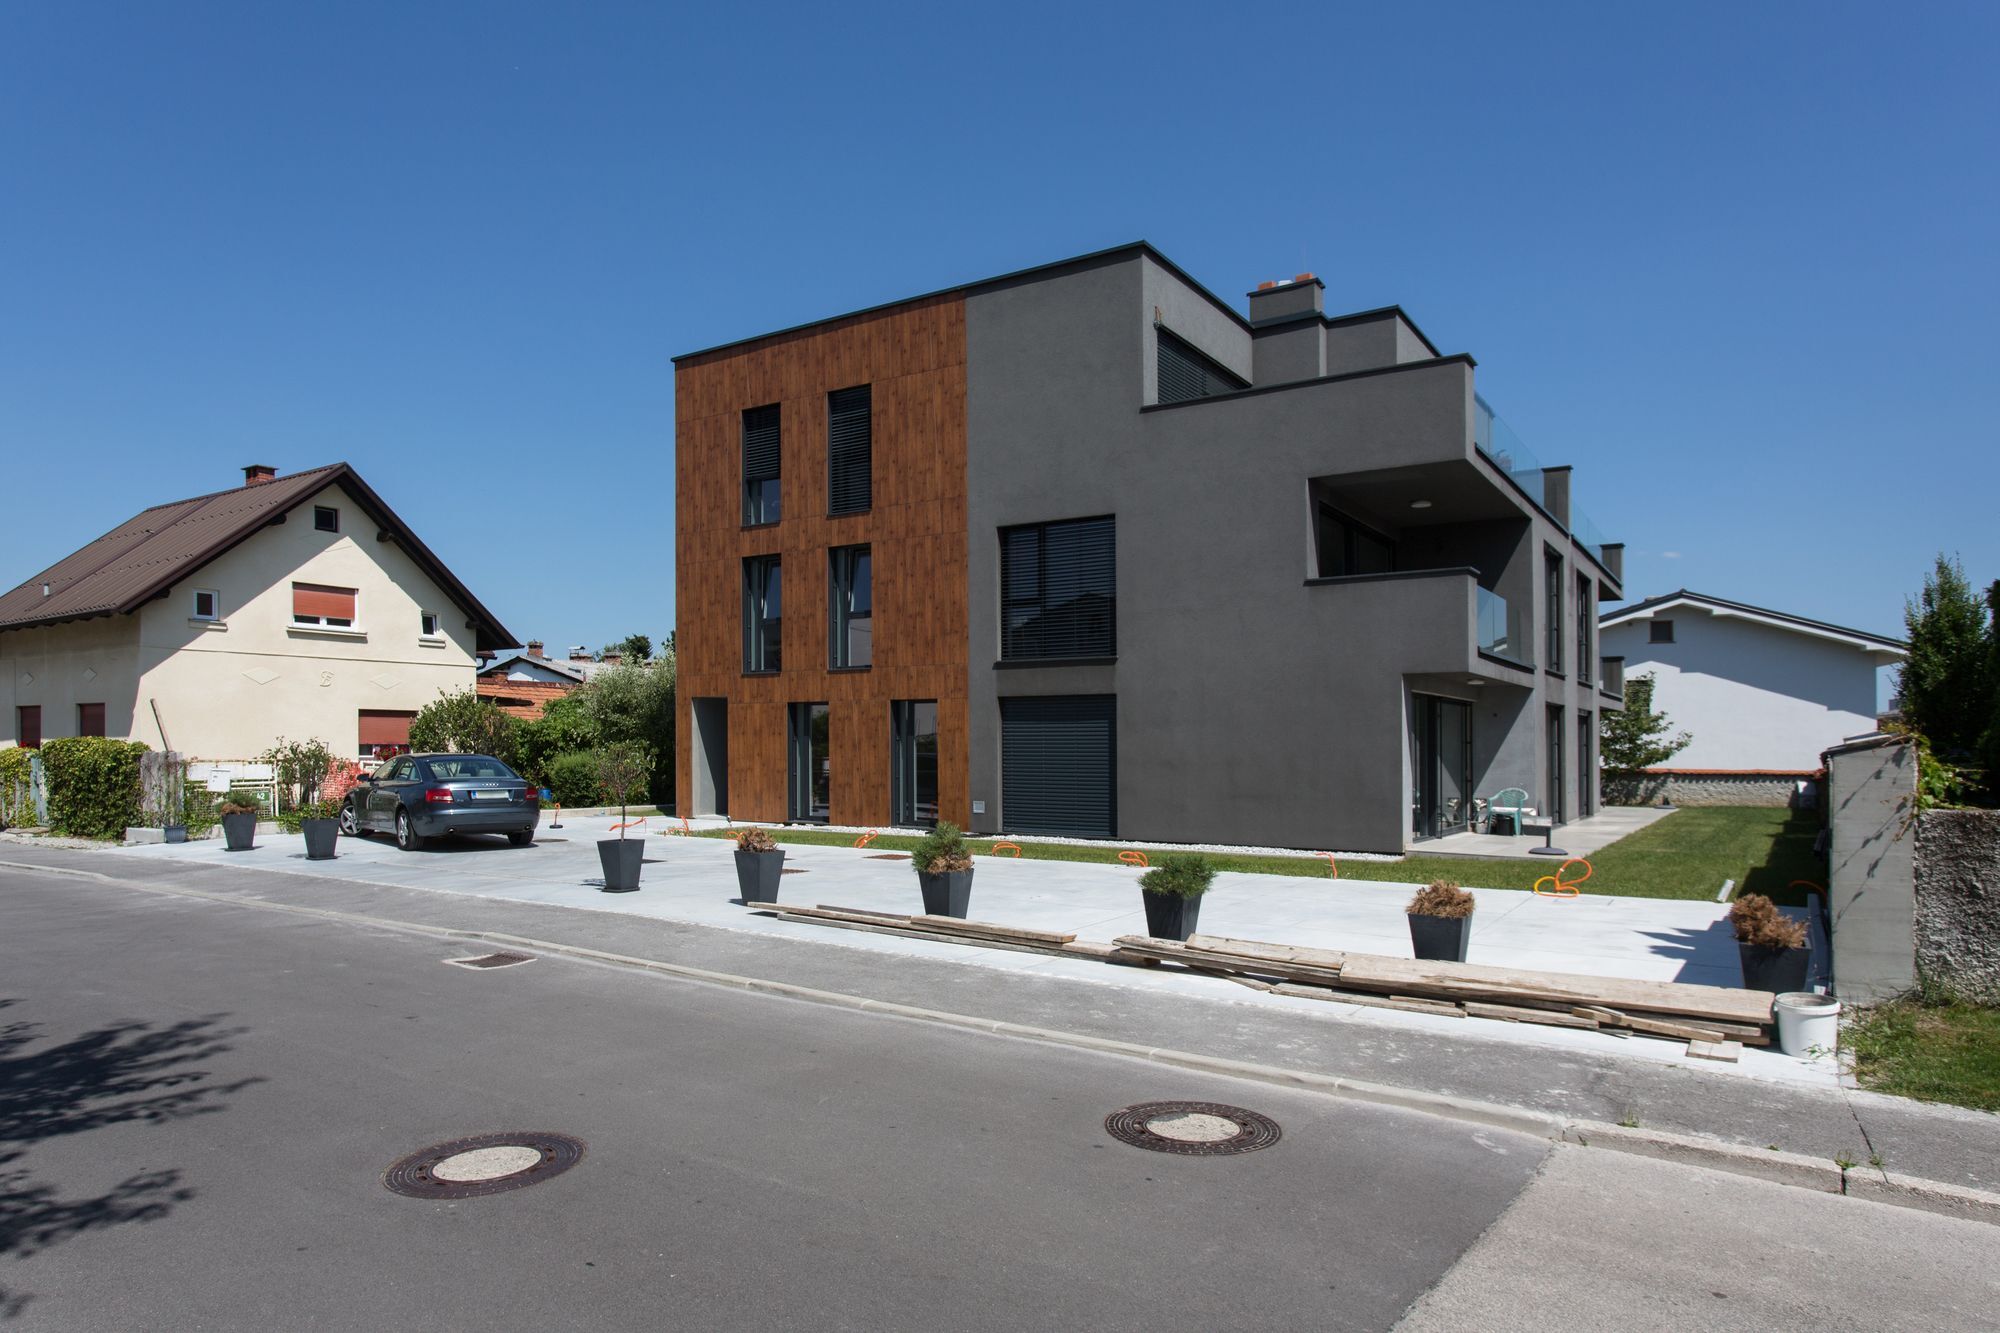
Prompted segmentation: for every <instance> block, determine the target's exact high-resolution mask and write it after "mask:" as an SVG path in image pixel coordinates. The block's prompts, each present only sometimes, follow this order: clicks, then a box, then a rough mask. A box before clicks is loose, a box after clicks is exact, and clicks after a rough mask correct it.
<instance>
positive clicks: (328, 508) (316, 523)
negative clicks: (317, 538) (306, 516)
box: [313, 505, 340, 532]
mask: <svg viewBox="0 0 2000 1333" xmlns="http://www.w3.org/2000/svg"><path fill="white" fill-rule="evenodd" d="M313 531H314V532H339V531H340V511H339V510H338V509H335V508H334V507H333V506H332V505H314V506H313Z"/></svg>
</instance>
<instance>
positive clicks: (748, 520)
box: [741, 403, 785, 528]
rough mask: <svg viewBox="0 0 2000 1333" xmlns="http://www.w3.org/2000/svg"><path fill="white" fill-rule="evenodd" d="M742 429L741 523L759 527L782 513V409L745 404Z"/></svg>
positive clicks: (776, 406) (780, 517)
mask: <svg viewBox="0 0 2000 1333" xmlns="http://www.w3.org/2000/svg"><path fill="white" fill-rule="evenodd" d="M741 429H742V435H741V453H742V473H743V490H742V500H743V515H742V516H743V526H744V527H746V528H761V527H765V526H767V525H769V524H772V523H776V522H778V521H779V520H781V519H782V518H784V516H785V505H784V474H785V422H784V412H783V410H782V408H781V407H780V405H779V404H777V403H765V404H763V405H762V406H760V407H746V408H744V409H743V416H742V427H741ZM766 431H768V432H769V435H768V438H767V437H766V434H765V432H766Z"/></svg>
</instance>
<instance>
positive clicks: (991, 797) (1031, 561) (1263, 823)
mask: <svg viewBox="0 0 2000 1333" xmlns="http://www.w3.org/2000/svg"><path fill="white" fill-rule="evenodd" d="M1324 293H1325V287H1324V284H1322V283H1321V282H1320V281H1318V280H1317V279H1316V278H1313V277H1312V276H1311V275H1301V276H1300V277H1298V278H1296V279H1292V280H1290V281H1286V282H1280V283H1265V284H1263V285H1262V286H1260V287H1259V288H1258V290H1256V291H1254V292H1251V293H1250V294H1249V297H1248V316H1247V318H1246V317H1245V315H1244V314H1242V313H1240V312H1239V311H1238V310H1236V309H1235V308H1234V307H1232V306H1230V305H1229V304H1228V303H1226V302H1224V301H1222V300H1220V299H1219V298H1217V297H1216V296H1214V295H1213V294H1211V293H1210V292H1209V291H1207V290H1206V289H1204V288H1203V287H1202V286H1200V285H1199V284H1198V283H1196V282H1195V281H1194V280H1193V279H1192V278H1190V277H1189V276H1188V275H1187V274H1186V273H1184V272H1182V271H1181V270H1180V269H1179V268H1178V267H1176V266H1175V265H1174V264H1173V263H1172V262H1170V261H1169V260H1168V259H1166V258H1165V257H1164V256H1163V255H1161V254H1160V253H1159V252H1158V251H1156V250H1154V249H1153V248H1152V247H1151V246H1149V245H1146V244H1144V243H1143V242H1141V243H1136V244H1132V245H1127V246H1122V247H1120V248H1118V249H1114V250H1107V251H1103V252H1100V253H1097V254H1091V255H1085V256H1082V257H1080V258H1077V259H1071V260H1065V261H1063V262H1060V263H1055V264H1050V265H1047V266H1044V267H1040V268H1035V269H1030V270H1027V271H1024V272H1020V273H1013V274H1009V275H1006V276H1004V277H999V278H994V279H992V280H989V281H986V282H980V283H974V284H971V285H968V286H964V287H959V288H954V289H952V290H949V291H944V292H939V293H934V294H932V295H928V296H921V297H915V298H912V299H910V300H907V301H900V302H896V303H894V304H891V305H887V306H883V307H879V308H877V309H873V310H867V311H862V312H859V313H856V314H851V315H845V316H841V317H838V318H835V319H829V320H825V321H821V322H819V323H815V324H810V325H806V326H803V327H799V328H793V329H787V330H784V331H782V332H777V333H771V334H767V335H764V336H762V337H757V338H752V339H749V340H747V341H743V342H737V343H732V344H729V345H726V346H722V347H716V348H712V349H709V350H707V351H703V352H695V353H691V354H689V355H687V356H683V357H680V358H677V359H676V362H675V365H676V374H675V389H676V447H677V456H676V460H675V476H676V482H677V487H676V500H675V503H676V520H677V537H676V544H677V552H676V554H677V573H676V579H677V591H678V598H679V625H678V627H677V630H678V640H677V643H678V649H679V669H680V700H681V702H680V705H679V706H680V707H681V709H682V710H683V713H682V717H681V719H680V722H681V726H680V727H679V733H678V734H679V737H680V741H679V755H678V763H679V765H680V769H679V781H680V783H681V786H680V791H682V792H683V793H686V794H687V799H688V801H689V804H688V807H687V808H688V809H689V810H690V811H692V812H694V813H700V814H708V813H727V814H729V815H731V816H733V817H735V818H737V819H748V820H766V821H777V820H792V821H830V822H833V823H836V824H849V825H874V826H888V825H921V824H925V823H928V822H931V821H933V820H935V819H937V818H939V817H942V818H947V819H951V820H953V821H954V822H957V823H959V824H961V825H963V826H965V827H967V828H970V829H971V830H974V831H977V832H1007V833H1024V834H1032V833H1042V834H1065V835H1077V836H1089V837H1103V838H1127V839H1135V840H1159V841H1175V842H1201V841H1222V842H1233V843H1251V844H1273V845H1281V846H1294V847H1318V848H1329V849H1347V850H1372V851H1398V850H1401V849H1402V848H1404V847H1405V846H1407V845H1409V844H1410V843H1412V842H1414V841H1420V840H1422V839H1425V838H1430V837H1436V836H1441V835H1444V834H1448V833H1451V832H1454V831H1457V830H1460V829H1463V828H1466V827H1467V826H1468V825H1469V823H1470V822H1471V820H1472V819H1473V818H1474V810H1475V804H1474V798H1475V797H1489V796H1491V795H1492V794H1493V793H1495V792H1497V791H1499V790H1501V789H1504V788H1509V787H1519V788H1522V789H1525V790H1526V791H1527V792H1528V793H1529V794H1530V797H1531V799H1532V801H1533V802H1534V803H1535V804H1536V805H1537V806H1538V807H1539V808H1540V809H1542V810H1544V811H1547V812H1550V813H1553V814H1554V815H1555V816H1556V817H1557V818H1558V819H1559V820H1560V819H1569V818H1574V817H1576V816H1578V815H1582V814H1588V813H1590V812H1591V811H1592V810H1593V809H1594V808H1595V805H1596V801H1597V762H1596V747H1595V737H1596V730H1597V716H1598V714H1599V713H1600V712H1601V711H1602V710H1604V709H1606V708H1616V707H1618V706H1619V701H1620V699H1621V697H1622V682H1621V678H1620V676H1619V672H1618V664H1617V663H1616V662H1614V661H1604V660H1600V658H1599V657H1598V655H1597V651H1596V645H1595V643H1594V635H1595V631H1596V625H1597V616H1598V602H1599V601H1600V599H1604V600H1616V599H1618V598H1619V597H1620V596H1621V591H1620V588H1619V577H1620V566H1621V551H1620V548H1619V547H1618V546H1616V545H1607V544H1606V543H1604V542H1603V540H1602V539H1601V538H1600V537H1598V536H1597V535H1596V534H1595V532H1594V531H1593V530H1592V529H1591V527H1590V526H1589V524H1588V522H1587V520H1585V519H1584V518H1583V517H1582V515H1581V514H1580V513H1579V512H1578V511H1577V510H1576V509H1575V507H1574V506H1573V505H1572V503H1571V494H1570V492H1571V484H1570V472H1569V469H1568V468H1566V467H1554V468H1543V467H1541V466H1540V465H1539V464H1537V463H1536V462H1534V460H1533V459H1532V458H1531V457H1530V456H1529V455H1528V453H1527V451H1526V449H1525V448H1524V447H1523V446H1522V445H1521V444H1520V442H1519V441H1518V440H1516V439H1515V438H1513V436H1512V434H1511V432H1510V431H1509V430H1508V428H1507V427H1506V425H1505V423H1504V422H1503V421H1501V420H1499V419H1498V418H1496V417H1495V416H1494V415H1493V413H1492V411H1491V410H1490V409H1489V408H1488V407H1487V405H1486V403H1485V402H1484V400H1482V399H1481V398H1480V397H1479V395H1478V394H1477V393H1476V392H1475V387H1474V362H1473V360H1472V358H1471V357H1470V356H1466V355H1463V354H1456V355H1450V356H1446V355H1441V354H1440V353H1439V351H1438V349H1437V348H1436V347H1434V346H1432V344H1431V343H1430V341H1429V340H1428V339H1427V338H1425V337H1424V335H1423V333H1422V332H1421V331H1420V330H1419V329H1418V328H1417V326H1416V325H1415V324H1414V323H1413V322H1412V321H1411V320H1410V319H1409V317H1408V316H1406V315H1405V314H1404V313H1403V312H1402V311H1401V310H1400V309H1398V308H1395V307H1390V308H1387V309H1381V310H1370V311H1364V312H1360V313H1356V314H1348V315H1339V316H1333V317H1329V316H1328V315H1327V314H1326V313H1325V311H1324V308H1323V307H1324Z"/></svg>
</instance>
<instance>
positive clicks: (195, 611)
mask: <svg viewBox="0 0 2000 1333" xmlns="http://www.w3.org/2000/svg"><path fill="white" fill-rule="evenodd" d="M193 591H194V605H193V606H192V607H191V608H189V614H188V619H190V620H220V619H222V594H221V593H220V592H218V591H217V590H216V589H214V588H196V589H194V590H193ZM204 597H206V598H208V599H209V603H208V610H207V611H203V610H202V609H201V599H202V598H204Z"/></svg>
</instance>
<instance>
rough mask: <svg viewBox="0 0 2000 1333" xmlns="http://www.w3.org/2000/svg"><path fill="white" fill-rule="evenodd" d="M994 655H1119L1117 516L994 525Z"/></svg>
mask: <svg viewBox="0 0 2000 1333" xmlns="http://www.w3.org/2000/svg"><path fill="white" fill-rule="evenodd" d="M1000 597H1001V628H1000V656H1001V658H1002V659H1003V660H1007V661H1018V660H1027V659H1033V658H1071V657H1115V656H1117V654H1118V581H1117V529H1116V520H1115V519H1113V518H1112V517H1110V516H1108V515H1107V516H1106V517H1103V518H1077V519H1070V520H1068V521H1067V522H1062V523H1036V524H1031V525H1029V526H1026V527H1019V528H1002V529H1000Z"/></svg>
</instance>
